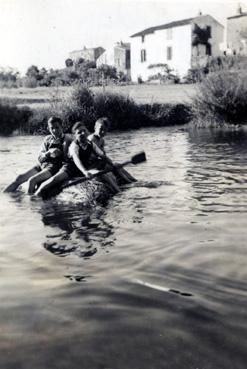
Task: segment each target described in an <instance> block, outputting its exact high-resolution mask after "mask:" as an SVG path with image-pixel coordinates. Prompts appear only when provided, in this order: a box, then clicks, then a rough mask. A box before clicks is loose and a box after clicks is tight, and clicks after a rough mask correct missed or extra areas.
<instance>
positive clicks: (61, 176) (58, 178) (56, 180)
mask: <svg viewBox="0 0 247 369" xmlns="http://www.w3.org/2000/svg"><path fill="white" fill-rule="evenodd" d="M68 178H69V175H68V173H67V172H66V171H63V170H61V171H59V172H58V173H56V174H55V175H54V176H52V177H50V178H49V179H48V180H47V181H45V182H43V183H42V184H41V185H40V187H39V188H38V190H37V191H36V192H35V195H38V196H39V195H42V192H43V191H47V190H48V189H49V188H51V187H54V186H57V185H60V184H62V183H63V182H64V181H66V180H67V179H68Z"/></svg>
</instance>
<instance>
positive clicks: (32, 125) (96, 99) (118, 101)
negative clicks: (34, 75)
mask: <svg viewBox="0 0 247 369" xmlns="http://www.w3.org/2000/svg"><path fill="white" fill-rule="evenodd" d="M197 90H198V91H197V94H196V95H195V97H194V98H192V101H191V104H190V105H189V104H183V103H180V104H168V103H167V104H160V103H152V104H137V103H136V102H135V101H134V100H133V99H132V98H130V97H128V96H124V95H121V94H116V93H110V92H99V93H94V92H93V91H92V90H90V89H89V88H88V87H86V86H85V85H84V84H81V83H79V84H77V85H75V86H74V87H73V88H72V89H71V90H70V91H69V93H68V94H67V95H62V96H53V99H52V100H51V101H50V102H49V104H47V105H46V106H43V107H41V108H36V109H32V110H31V109H30V108H29V107H25V106H23V107H17V106H16V105H14V103H13V102H11V100H10V99H4V100H0V134H2V135H10V134H12V133H13V132H18V133H20V134H45V133H47V128H46V127H47V120H48V118H49V117H50V116H51V115H55V116H58V117H60V118H61V119H62V121H63V124H64V130H65V132H70V130H71V127H72V125H73V124H74V123H75V122H76V121H83V122H84V123H85V125H86V126H87V127H88V129H89V131H91V132H92V131H93V127H94V123H95V121H96V120H97V119H98V118H99V117H102V116H107V117H108V118H109V120H110V122H111V127H110V130H129V129H138V128H142V127H166V126H173V125H183V124H186V123H190V125H192V126H196V127H221V126H225V125H227V124H228V125H233V126H234V125H235V126H237V125H243V124H247V70H246V69H245V68H241V65H240V67H239V68H232V67H231V68H223V69H219V70H216V71H214V72H211V73H209V74H208V75H207V76H206V77H204V78H203V79H202V81H201V82H200V83H198V84H197ZM13 101H14V100H13Z"/></svg>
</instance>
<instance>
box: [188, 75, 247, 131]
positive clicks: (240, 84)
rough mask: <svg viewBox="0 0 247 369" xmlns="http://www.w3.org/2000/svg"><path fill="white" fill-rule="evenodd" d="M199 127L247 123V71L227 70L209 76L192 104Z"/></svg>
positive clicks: (199, 87)
mask: <svg viewBox="0 0 247 369" xmlns="http://www.w3.org/2000/svg"><path fill="white" fill-rule="evenodd" d="M192 112H193V117H194V119H193V122H194V123H195V124H196V125H202V126H208V125H222V124H225V123H230V124H244V123H247V71H246V70H245V69H225V70H219V71H217V72H214V73H211V74H209V75H208V76H207V77H206V78H205V79H204V80H203V81H202V82H201V84H200V85H199V86H198V93H197V94H196V95H195V97H194V98H193V103H192Z"/></svg>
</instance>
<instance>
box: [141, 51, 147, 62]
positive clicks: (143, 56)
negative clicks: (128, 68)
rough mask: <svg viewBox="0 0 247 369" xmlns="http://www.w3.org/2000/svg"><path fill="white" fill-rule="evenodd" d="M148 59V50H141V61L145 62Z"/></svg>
mask: <svg viewBox="0 0 247 369" xmlns="http://www.w3.org/2000/svg"><path fill="white" fill-rule="evenodd" d="M146 60H147V55H146V50H145V49H142V50H141V62H142V63H143V62H145V61H146Z"/></svg>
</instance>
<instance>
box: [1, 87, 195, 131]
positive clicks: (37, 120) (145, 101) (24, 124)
mask: <svg viewBox="0 0 247 369" xmlns="http://www.w3.org/2000/svg"><path fill="white" fill-rule="evenodd" d="M193 93H194V94H195V86H193V87H192V86H191V85H159V86H155V85H150V86H149V85H129V86H122V87H119V86H106V87H94V88H90V89H89V88H87V87H85V86H84V85H81V84H79V85H76V86H73V87H68V88H64V87H60V88H35V89H32V90H30V89H23V88H21V89H18V90H17V89H16V90H7V89H3V90H2V91H1V94H0V102H2V104H0V113H1V116H2V117H3V121H2V122H1V127H0V129H1V133H2V134H5V135H6V134H11V133H12V132H14V131H16V130H17V131H18V132H19V133H22V134H44V133H46V126H47V119H48V118H49V116H51V115H56V116H59V117H60V118H61V119H62V120H63V123H64V129H65V131H68V132H69V131H70V130H71V127H72V125H73V124H74V123H75V121H78V120H82V121H83V122H84V123H85V124H86V126H87V127H88V129H89V130H90V131H93V127H94V123H95V121H96V120H97V119H98V118H99V117H101V116H107V117H108V118H109V119H110V121H111V128H110V129H111V130H126V129H136V128H141V127H148V126H170V125H177V124H185V123H188V122H189V120H190V106H189V104H190V99H191V97H192V95H193ZM4 118H5V121H4Z"/></svg>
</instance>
